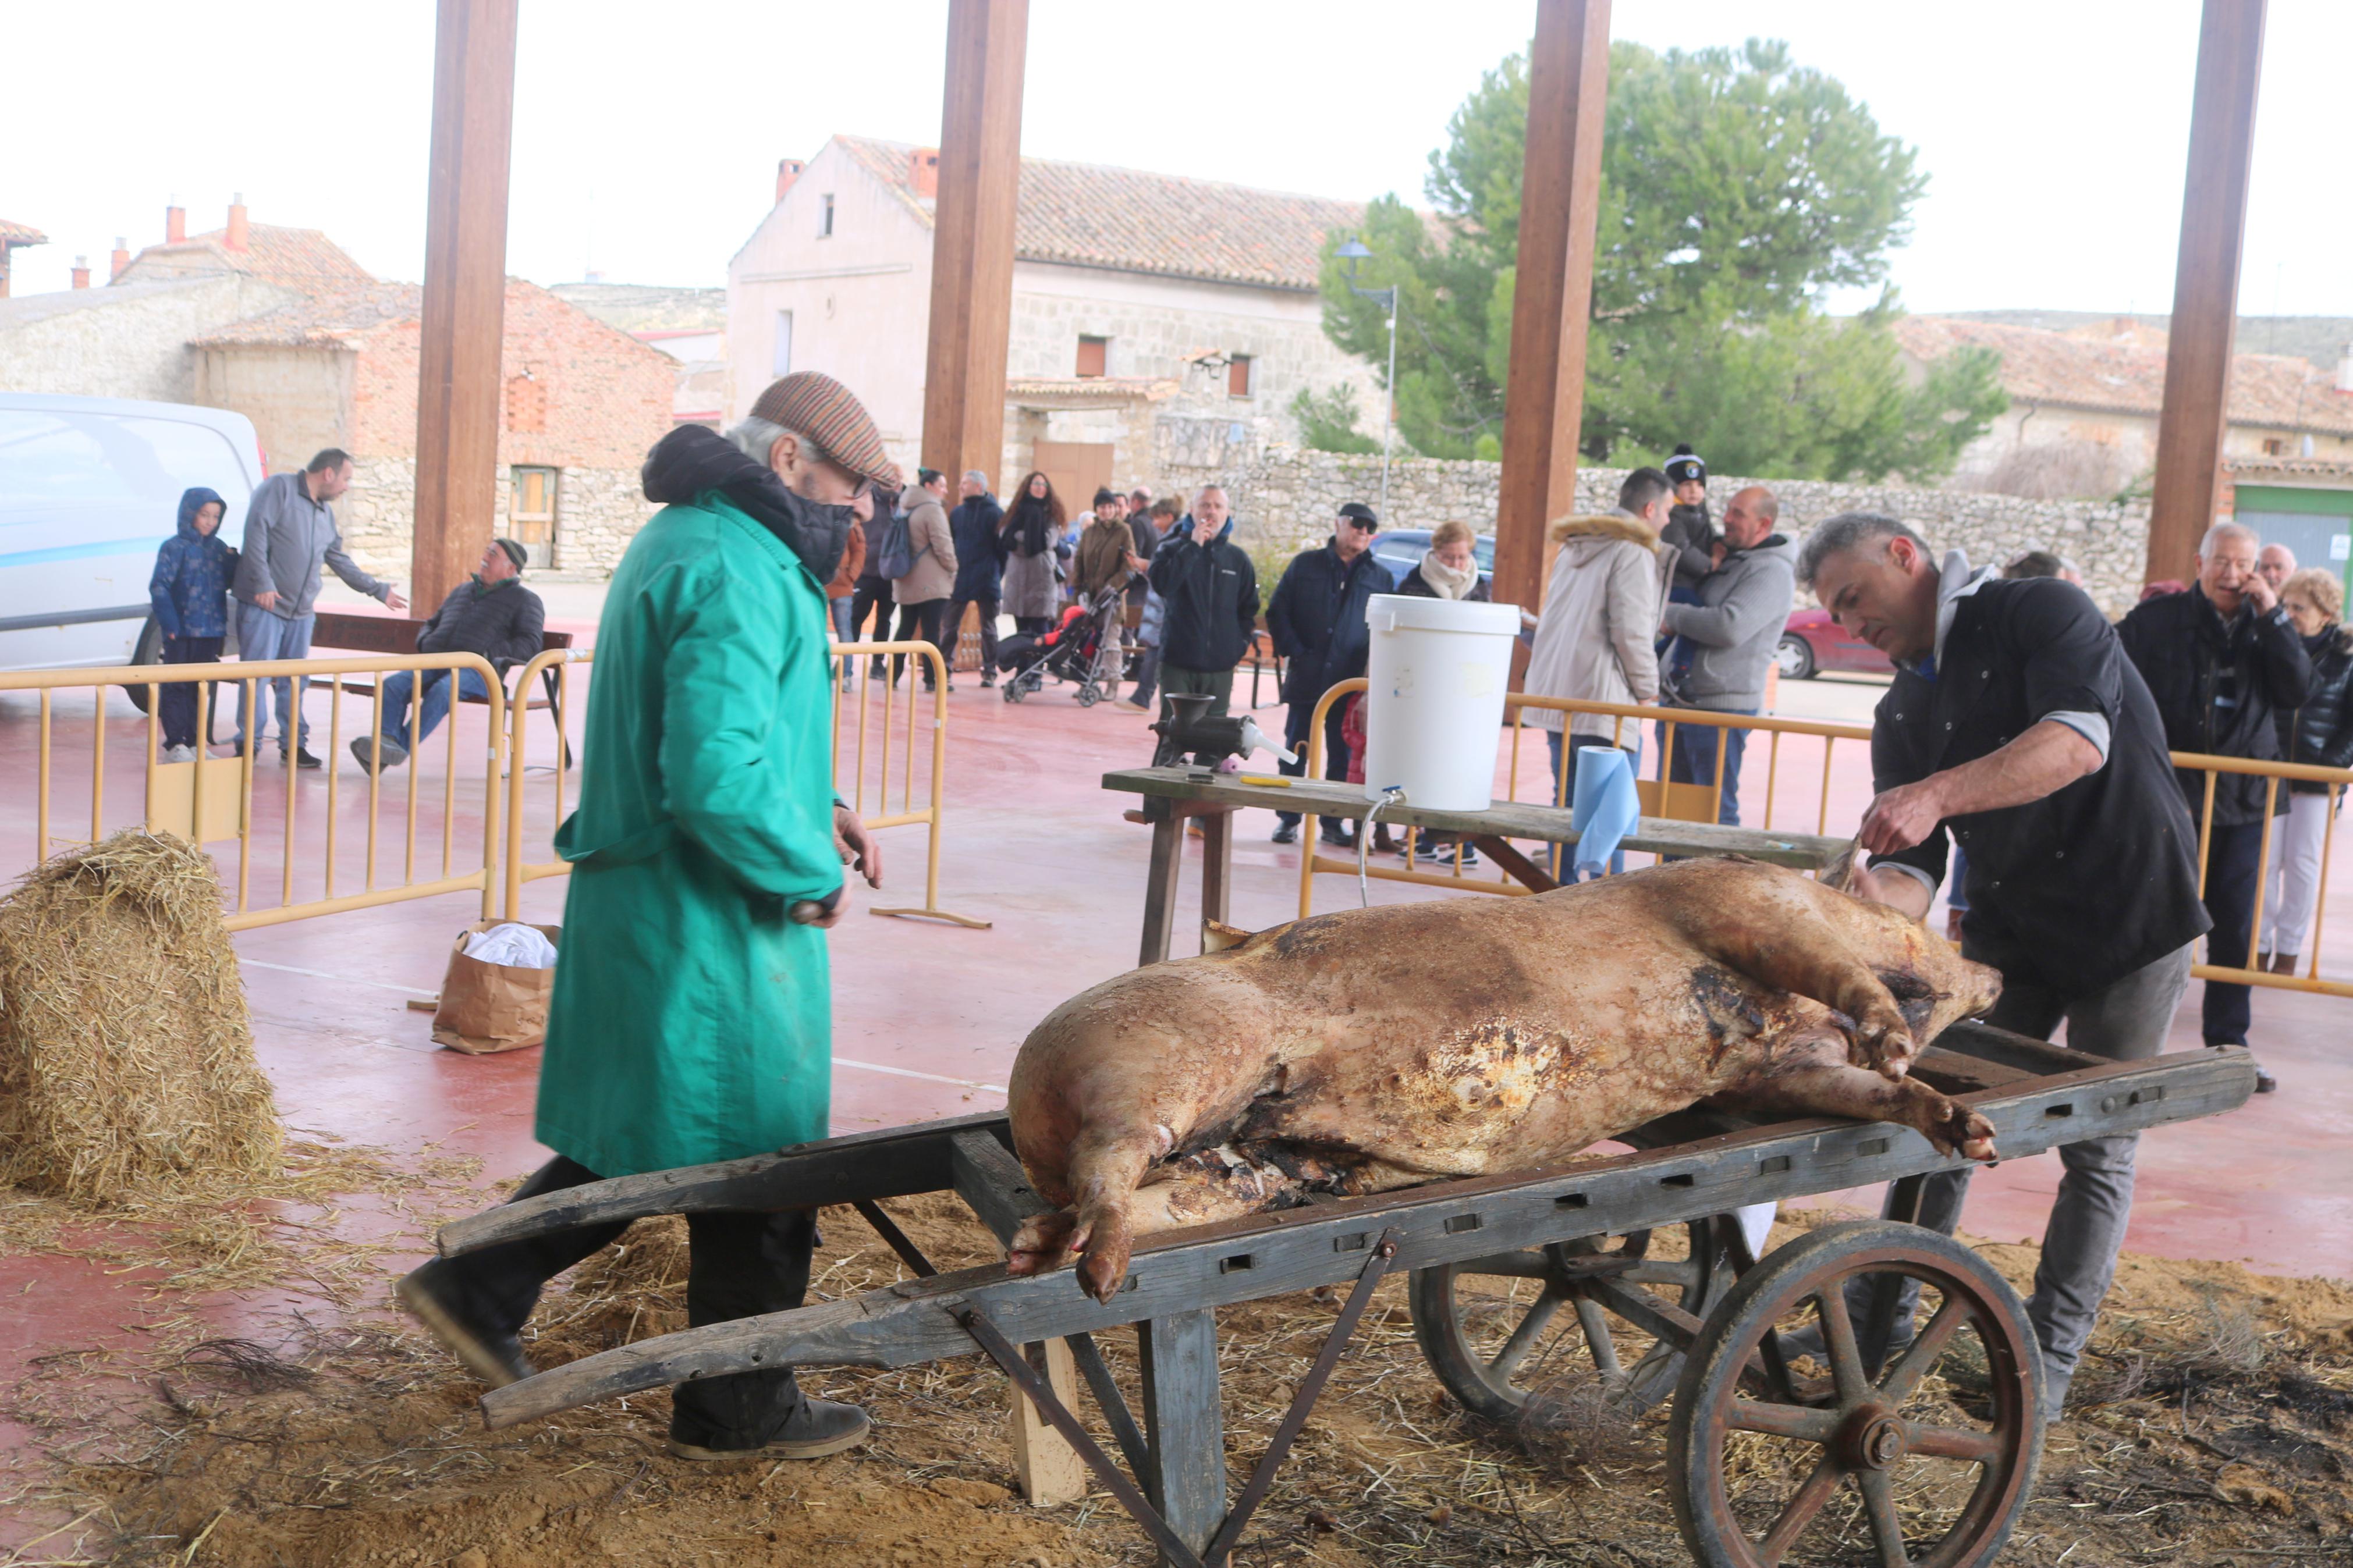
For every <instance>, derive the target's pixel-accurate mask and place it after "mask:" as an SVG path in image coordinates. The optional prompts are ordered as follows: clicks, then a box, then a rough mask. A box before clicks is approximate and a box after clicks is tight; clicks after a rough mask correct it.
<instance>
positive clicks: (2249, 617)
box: [2116, 522, 2312, 1092]
mask: <svg viewBox="0 0 2353 1568" xmlns="http://www.w3.org/2000/svg"><path fill="white" fill-rule="evenodd" d="M2256 555H2257V545H2256V540H2255V532H2254V530H2253V529H2251V528H2246V527H2243V526H2242V525H2241V524H2238V523H2235V522H2218V523H2216V524H2215V525H2214V526H2213V527H2212V528H2210V529H2208V530H2207V531H2206V537H2205V539H2204V540H2203V541H2202V542H2200V544H2199V546H2198V580H2197V581H2196V582H2194V583H2192V584H2190V585H2189V587H2188V588H2187V589H2185V590H2184V591H2183V592H2181V593H2179V594H2168V595H2162V596H2161V597H2158V598H2154V599H2147V600H2144V601H2142V602H2141V603H2140V604H2139V605H2136V606H2134V608H2133V611H2132V613H2131V614H2130V615H2127V616H2125V618H2124V621H2123V624H2122V625H2120V626H2118V627H2117V628H2116V632H2117V635H2118V636H2120V637H2123V638H2124V647H2125V651H2126V653H2127V654H2129V655H2131V656H2132V661H2133V663H2134V665H2135V666H2137V668H2139V670H2140V674H2141V679H2143V680H2146V681H2147V682H2148V689H2149V692H2150V694H2151V695H2152V696H2154V697H2155V698H2156V699H2157V710H2158V713H2159V714H2161V715H2163V717H2164V720H2165V739H2166V743H2167V744H2168V746H2170V747H2172V749H2173V750H2175V751H2177V752H2205V753H2207V754H2208V755H2210V756H2221V757H2253V758H2257V759H2261V760H2263V761H2276V760H2277V759H2278V757H2279V754H2280V746H2279V727H2278V726H2277V725H2276V724H2274V722H2273V721H2272V714H2273V712H2274V710H2278V709H2282V708H2294V707H2296V706H2298V705H2300V704H2301V703H2302V702H2303V701H2304V699H2305V693H2306V689H2307V688H2308V687H2310V685H2311V684H2312V660H2311V658H2309V657H2308V656H2307V655H2306V652H2305V649H2304V641H2303V639H2302V638H2300V637H2297V636H2296V635H2295V623H2293V622H2292V621H2290V620H2289V619H2288V617H2287V612H2286V611H2284V610H2283V609H2282V608H2280V603H2279V595H2278V593H2277V592H2276V591H2275V590H2274V588H2273V587H2272V584H2271V583H2270V581H2269V580H2268V579H2267V578H2266V577H2265V576H2264V575H2263V572H2262V570H2261V568H2260V566H2259V564H2258V563H2257V561H2256ZM2291 559H2293V558H2291ZM2179 779H2180V781H2181V792H2182V795H2183V796H2184V798H2185V799H2186V800H2187V801H2188V803H2189V811H2190V813H2191V815H2192V816H2193V817H2194V818H2196V819H2198V820H2200V821H2202V820H2204V814H2205V806H2206V781H2207V775H2206V774H2204V773H2200V772H2197V771H2196V770H2194V769H2189V768H2185V769H2183V770H2181V772H2180V773H2179ZM2263 783H2264V781H2263V780H2262V779H2260V778H2257V777H2255V776H2254V775H2253V774H2251V773H2218V774H2216V775H2214V815H2213V826H2212V831H2211V835H2210V837H2209V838H2208V842H2207V846H2206V878H2205V888H2206V912H2207V913H2208V914H2210V915H2211V916H2213V917H2214V930H2213V931H2212V933H2211V935H2209V936H2208V937H2207V939H2206V962H2207V963H2211V964H2215V965H2218V966H2220V967H2221V968H2224V969H2243V968H2245V967H2246V966H2247V944H2248V942H2251V941H2253V936H2254V933H2253V931H2250V930H2249V929H2248V928H2249V927H2250V926H2251V925H2252V924H2253V921H2254V918H2255V874H2256V870H2257V862H2258V861H2259V860H2260V859H2261V858H2262V855H2263V794H2264V791H2263ZM2287 796H2288V792H2287V791H2286V790H2285V789H2282V790H2281V791H2280V792H2279V794H2278V798H2277V805H2278V807H2279V809H2280V810H2283V811H2284V810H2286V809H2287ZM2200 1014H2201V1015H2202V1020H2201V1021H2202V1023H2203V1025H2204V1028H2205V1034H2206V1043H2207V1044H2208V1045H2210V1046H2222V1045H2232V1046H2243V1045H2245V1044H2246V1043H2247V1026H2248V1025H2249V1024H2250V1023H2252V1022H2253V1006H2252V1005H2251V1000H2250V991H2249V987H2247V986H2244V985H2232V984H2225V983H2223V982H2221V981H2219V980H2210V981H2208V982H2206V994H2205V996H2204V997H2203V999H2202V1000H2201V1002H2200ZM2273 1087H2274V1084H2273V1080H2272V1077H2271V1075H2270V1074H2269V1073H2265V1074H2263V1076H2262V1077H2261V1078H2259V1079H2257V1080H2256V1088H2257V1089H2258V1090H2259V1091H2262V1092H2268V1091H2269V1090H2270V1089H2272V1088H2273Z"/></svg>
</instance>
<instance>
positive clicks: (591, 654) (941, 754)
mask: <svg viewBox="0 0 2353 1568" xmlns="http://www.w3.org/2000/svg"><path fill="white" fill-rule="evenodd" d="M830 652H831V655H832V658H833V691H834V709H833V777H834V789H835V791H836V792H837V793H838V794H839V795H841V797H842V798H843V799H844V800H846V801H848V802H849V805H850V806H851V808H852V809H853V810H855V811H856V812H857V813H858V814H859V816H861V817H863V818H864V819H865V822H866V826H868V827H870V828H877V829H879V828H884V827H899V826H905V825H907V824H910V823H916V822H920V823H923V825H924V826H925V827H926V829H927V830H928V839H929V842H928V844H927V845H926V847H925V855H924V867H923V904H922V906H921V907H920V908H913V907H907V906H899V907H895V908H889V909H884V908H874V909H871V911H870V912H871V913H874V914H878V915H895V916H904V917H916V918H922V919H927V920H939V921H951V922H953V923H955V924H956V925H961V926H972V927H976V928H978V929H981V930H987V928H988V926H989V924H990V922H989V921H984V920H976V919H974V918H972V917H971V916H969V915H959V914H952V913H950V912H949V911H948V910H944V909H942V908H940V837H941V832H942V829H943V826H944V820H943V818H944V801H945V797H946V793H947V689H946V688H947V672H946V667H945V665H944V662H943V660H942V659H941V658H940V651H939V649H938V648H936V647H933V646H932V645H931V644H930V643H927V642H881V643H834V644H831V645H830ZM894 654H895V655H899V656H901V657H902V658H921V659H923V661H924V663H925V665H926V667H927V668H929V669H930V670H931V674H932V681H933V697H932V701H931V711H930V713H929V715H928V716H926V715H924V714H923V712H922V710H921V708H920V706H919V705H918V704H917V702H916V701H915V699H914V695H913V692H910V693H909V695H908V698H907V700H906V703H905V705H904V706H905V710H906V720H905V723H904V725H903V738H902V734H901V729H900V727H899V726H898V725H897V710H898V708H899V706H900V704H899V703H898V701H897V688H896V685H895V683H892V682H891V681H888V680H873V679H867V678H866V677H865V676H864V674H863V672H861V671H859V670H856V669H855V668H853V667H854V665H855V664H856V661H858V660H860V659H866V658H875V657H881V658H886V659H887V658H889V657H890V656H892V655H894ZM594 658H595V650H594V649H591V648H553V649H550V650H549V651H547V652H545V653H543V654H541V655H540V656H539V657H538V658H534V659H533V660H532V661H531V662H530V663H529V664H527V665H525V666H523V667H522V670H521V671H520V672H519V673H518V674H517V676H516V680H515V692H516V700H515V702H514V703H513V705H512V732H511V734H510V735H509V737H508V740H507V752H508V760H509V767H508V773H507V811H506V819H507V822H508V825H509V831H508V834H507V857H506V905H505V908H506V911H507V918H508V919H510V920H512V919H517V918H520V915H519V911H520V910H521V909H522V889H523V884H524V883H526V882H531V881H536V880H538V879H541V878H543V877H561V876H565V875H566V874H568V873H569V872H570V871H571V869H572V867H571V865H570V863H569V862H567V861H565V860H561V859H548V860H537V861H533V860H526V859H524V858H523V854H524V850H523V841H524V839H525V837H533V835H529V834H527V832H526V824H527V823H528V822H529V820H530V816H529V813H528V811H527V806H528V805H529V802H528V800H527V797H526V795H525V793H524V788H523V786H524V782H525V773H526V764H527V761H528V754H529V750H530V745H529V737H530V718H531V714H532V712H533V711H534V710H533V709H532V708H531V706H530V705H529V703H528V701H527V694H528V693H529V692H531V691H533V690H534V689H537V686H538V683H539V682H540V681H541V679H542V675H543V671H548V670H553V671H554V694H553V696H552V697H551V698H550V699H549V702H548V708H549V710H551V711H552V712H553V713H554V722H555V731H556V737H557V744H556V747H555V752H554V763H553V764H552V765H551V767H550V770H549V771H551V772H552V773H553V774H554V779H553V784H554V801H553V811H552V813H551V815H550V816H549V817H548V819H547V831H548V833H549V834H550V835H552V834H553V833H554V829H555V827H556V826H557V825H559V824H561V823H562V822H563V820H564V813H565V796H566V787H565V786H566V782H567V779H568V777H569V774H570V773H571V771H572V769H573V767H574V766H575V759H574V756H573V751H572V743H571V735H570V730H569V725H568V722H567V721H568V720H569V717H570V715H571V713H572V711H573V705H572V700H571V670H572V667H573V666H574V665H575V664H586V663H591V662H593V661H594ZM846 676H847V677H851V678H852V679H848V680H845V679H844V678H845V677H846ZM870 693H879V697H875V696H870V695H868V694H870ZM845 699H846V700H845ZM877 708H879V709H880V710H881V712H880V715H879V717H877V715H876V714H875V713H874V711H873V710H875V709H877ZM850 710H854V711H855V729H854V731H852V730H851V728H850V725H851V720H850V718H849V712H850ZM926 733H928V735H929V737H930V739H929V743H928V746H927V747H926V746H925V745H923V744H922V743H921V742H922V741H923V736H924V735H925V734H926ZM870 742H871V747H870ZM894 742H896V744H897V748H898V750H897V758H896V760H897V761H898V762H899V763H900V768H899V778H898V780H897V784H898V788H897V792H896V809H893V792H892V762H893V760H894V758H893V745H894ZM925 750H927V751H928V752H929V759H928V763H927V765H926V766H925V769H924V771H925V773H926V774H927V776H928V778H929V781H930V792H929V795H928V796H927V797H926V798H924V799H923V802H922V803H921V804H920V805H918V804H917V802H916V797H915V794H914V781H915V768H916V754H917V752H919V751H925ZM845 763H846V764H847V765H848V766H849V779H848V780H847V781H846V782H845V780H844V778H843V776H842V770H843V767H844V765H845ZM870 763H871V766H870ZM870 799H871V801H872V802H873V811H872V814H871V815H869V813H868V802H869V800H870Z"/></svg>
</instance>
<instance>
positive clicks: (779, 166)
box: [776, 158, 808, 201]
mask: <svg viewBox="0 0 2353 1568" xmlns="http://www.w3.org/2000/svg"><path fill="white" fill-rule="evenodd" d="M807 167H808V165H807V163H802V162H801V161H800V160H799V159H798V158H779V159H777V160H776V199H777V200H778V201H783V200H784V199H785V193H786V191H789V190H791V189H792V188H793V182H794V181H795V180H797V179H799V178H800V177H801V171H802V170H803V169H806V168H807Z"/></svg>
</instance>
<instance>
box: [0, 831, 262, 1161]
mask: <svg viewBox="0 0 2353 1568" xmlns="http://www.w3.org/2000/svg"><path fill="white" fill-rule="evenodd" d="M283 1154H284V1150H283V1140H282V1135H281V1132H280V1127H279V1122H278V1112H277V1108H276V1107H275V1105H274V1104H273V1103H272V1102H271V1100H270V1093H269V1079H266V1078H264V1077H263V1076H262V1073H261V1068H260V1067H259V1064H258V1063H257V1062H256V1061H255V1060H254V1056H253V1034H252V1030H251V1028H250V1026H249V1024H248V1018H247V1014H246V1007H245V987H244V984H243V983H242V982H241V981H240V980H239V978H238V976H237V952H236V950H235V948H234V947H233V946H232V945H231V944H230V941H229V933H228V929H227V926H226V925H225V924H224V923H223V921H222V920H221V909H220V884H219V882H218V880H217V879H216V877H215V876H214V873H213V867H212V862H211V860H210V859H208V858H206V856H205V854H204V852H203V851H201V850H199V849H197V848H196V847H195V846H193V845H191V844H189V843H187V842H186V841H185V840H183V839H179V838H175V837H171V836H170V835H168V834H151V833H146V832H143V831H131V832H124V833H118V834H116V835H115V836H114V837H111V838H109V839H106V840H104V841H103V842H101V843H99V844H95V845H91V846H89V847H84V848H80V849H76V850H71V851H69V852H68V853H66V854H63V855H59V856H57V857H54V858H51V859H49V860H48V861H47V862H45V863H43V864H42V865H41V866H39V867H37V868H35V869H34V870H33V871H31V872H30V873H28V874H27V875H26V877H25V879H23V881H22V882H21V883H20V884H19V885H18V886H17V888H16V891H15V892H13V893H11V894H10V895H9V896H8V897H7V898H6V899H5V900H0V1181H5V1182H8V1183H13V1184H16V1185H19V1186H23V1187H26V1188H29V1189H32V1190H34V1191H37V1192H43V1193H49V1194H57V1195H59V1196H63V1197H70V1198H76V1199H81V1200H85V1201H100V1202H104V1201H112V1200H118V1199H121V1198H125V1197H129V1196H131V1195H133V1194H153V1193H157V1192H168V1191H173V1190H175V1189H177V1188H180V1187H183V1186H185V1185H188V1184H191V1183H192V1182H195V1181H208V1182H210V1183H214V1184H216V1183H217V1182H218V1181H219V1180H220V1179H221V1178H222V1177H224V1176H230V1175H237V1174H246V1175H252V1176H257V1177H259V1176H270V1177H274V1176H276V1175H278V1174H279V1173H280V1169H281V1167H282V1163H283Z"/></svg>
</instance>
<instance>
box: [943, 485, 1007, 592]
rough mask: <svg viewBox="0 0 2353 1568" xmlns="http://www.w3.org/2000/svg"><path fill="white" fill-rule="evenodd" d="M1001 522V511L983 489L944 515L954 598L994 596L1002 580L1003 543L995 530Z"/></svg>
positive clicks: (1002, 518) (957, 503)
mask: <svg viewBox="0 0 2353 1568" xmlns="http://www.w3.org/2000/svg"><path fill="white" fill-rule="evenodd" d="M1003 521H1005V509H1004V508H1003V507H1001V506H999V505H997V498H996V497H995V496H993V495H990V494H988V493H987V491H985V490H984V491H983V492H982V493H980V494H979V495H976V496H975V497H973V498H972V499H971V500H961V501H958V502H956V508H955V510H954V511H952V512H950V513H948V536H949V537H950V538H952V539H954V540H955V554H956V575H955V596H956V597H957V598H959V599H994V598H996V597H997V590H998V589H999V588H1000V587H1001V586H1002V585H1003V584H1004V581H1005V541H1004V540H1003V539H1002V538H1000V537H998V535H997V524H999V523H1001V522H1003Z"/></svg>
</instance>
